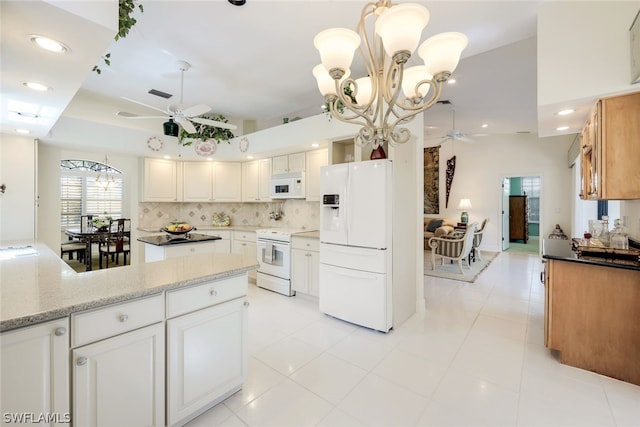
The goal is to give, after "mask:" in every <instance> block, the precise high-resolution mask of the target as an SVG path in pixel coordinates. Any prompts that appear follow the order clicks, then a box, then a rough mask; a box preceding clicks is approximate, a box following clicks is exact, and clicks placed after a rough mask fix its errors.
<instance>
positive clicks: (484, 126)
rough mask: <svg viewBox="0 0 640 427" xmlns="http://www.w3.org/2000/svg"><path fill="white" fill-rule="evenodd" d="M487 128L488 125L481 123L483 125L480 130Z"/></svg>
mask: <svg viewBox="0 0 640 427" xmlns="http://www.w3.org/2000/svg"><path fill="white" fill-rule="evenodd" d="M488 127H489V125H488V124H486V123H483V124H482V126H481V128H483V129H484V128H488Z"/></svg>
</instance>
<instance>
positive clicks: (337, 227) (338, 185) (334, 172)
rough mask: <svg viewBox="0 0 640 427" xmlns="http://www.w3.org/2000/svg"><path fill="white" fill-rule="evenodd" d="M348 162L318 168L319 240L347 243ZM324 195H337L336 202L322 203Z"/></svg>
mask: <svg viewBox="0 0 640 427" xmlns="http://www.w3.org/2000/svg"><path fill="white" fill-rule="evenodd" d="M348 179H349V164H347V163H343V164H338V165H331V166H324V167H322V168H320V241H321V242H327V243H336V244H342V245H346V244H347V216H348V212H347V211H348V209H349V203H348V200H347V182H348ZM325 196H337V200H335V201H337V204H332V205H327V204H324V201H323V198H324V197H325Z"/></svg>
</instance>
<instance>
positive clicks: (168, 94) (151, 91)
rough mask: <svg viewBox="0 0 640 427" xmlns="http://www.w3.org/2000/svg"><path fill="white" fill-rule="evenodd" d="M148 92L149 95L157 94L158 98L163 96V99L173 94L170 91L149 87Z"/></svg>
mask: <svg viewBox="0 0 640 427" xmlns="http://www.w3.org/2000/svg"><path fill="white" fill-rule="evenodd" d="M149 93H150V94H151V95H155V96H159V97H160V98H164V99H169V98H171V97H172V96H173V95H171V94H170V93H166V92H162V91H161V90H156V89H151V90H150V91H149Z"/></svg>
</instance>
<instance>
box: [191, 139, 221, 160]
mask: <svg viewBox="0 0 640 427" xmlns="http://www.w3.org/2000/svg"><path fill="white" fill-rule="evenodd" d="M194 148H195V150H196V154H198V155H199V156H204V157H208V156H213V155H214V154H215V152H216V150H217V149H218V144H216V142H215V141H214V140H213V139H207V140H205V141H203V140H198V141H197V142H196V143H195V147H194Z"/></svg>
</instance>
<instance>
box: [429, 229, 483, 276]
mask: <svg viewBox="0 0 640 427" xmlns="http://www.w3.org/2000/svg"><path fill="white" fill-rule="evenodd" d="M477 227H478V224H477V223H475V222H474V223H473V224H469V225H468V226H467V229H466V230H465V232H464V235H462V236H461V237H460V236H458V235H454V236H443V237H432V238H430V239H429V247H431V266H432V267H433V269H434V270H435V269H436V256H440V258H441V260H442V261H441V264H444V260H445V259H448V260H451V261H458V267H459V268H460V274H464V270H462V261H463V260H464V259H465V258H467V257H468V256H469V254H470V253H471V249H473V238H474V236H475V231H476V228H477Z"/></svg>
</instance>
